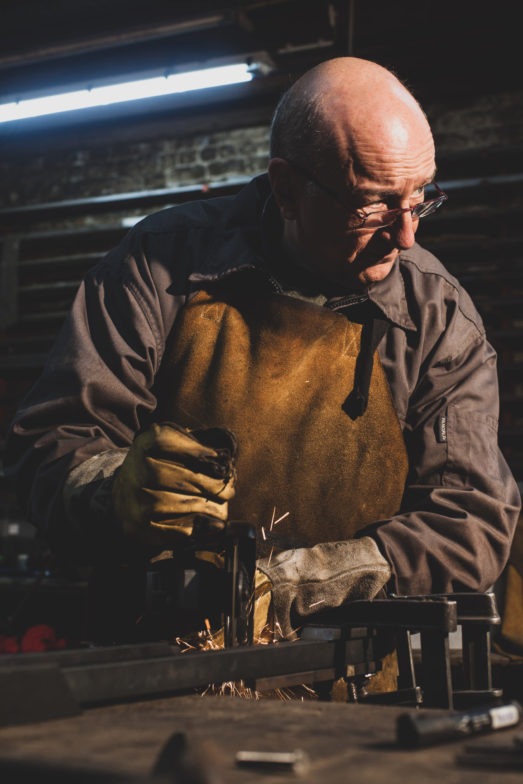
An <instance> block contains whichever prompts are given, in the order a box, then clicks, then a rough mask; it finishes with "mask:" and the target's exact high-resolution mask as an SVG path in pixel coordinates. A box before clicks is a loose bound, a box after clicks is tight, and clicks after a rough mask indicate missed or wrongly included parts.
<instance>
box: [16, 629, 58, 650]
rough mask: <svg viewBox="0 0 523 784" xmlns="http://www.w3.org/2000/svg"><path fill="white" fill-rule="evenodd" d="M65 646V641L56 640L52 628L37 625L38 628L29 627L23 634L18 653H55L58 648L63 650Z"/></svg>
mask: <svg viewBox="0 0 523 784" xmlns="http://www.w3.org/2000/svg"><path fill="white" fill-rule="evenodd" d="M66 645H67V643H66V641H65V640H63V639H58V640H57V639H56V632H55V630H54V629H53V627H52V626H47V625H46V624H39V625H38V626H31V627H30V628H29V629H27V631H26V632H25V633H24V636H23V637H22V642H21V643H20V652H21V653H30V652H33V653H34V652H36V651H56V650H59V649H60V648H65V647H66Z"/></svg>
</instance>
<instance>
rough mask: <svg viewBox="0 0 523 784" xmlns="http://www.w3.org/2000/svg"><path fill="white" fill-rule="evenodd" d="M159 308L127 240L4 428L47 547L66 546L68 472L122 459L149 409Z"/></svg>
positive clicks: (104, 266)
mask: <svg viewBox="0 0 523 784" xmlns="http://www.w3.org/2000/svg"><path fill="white" fill-rule="evenodd" d="M177 299H180V298H176V297H172V298H171V300H172V302H173V307H174V305H175V304H176V301H177ZM160 304H161V303H160V301H159V297H158V293H157V286H156V285H155V283H154V281H153V279H152V274H151V269H150V265H149V264H148V262H147V252H146V249H145V247H144V239H143V236H142V237H140V235H138V237H136V236H135V235H134V234H133V232H131V233H130V235H128V236H127V238H126V239H125V240H124V241H123V243H122V244H121V245H120V246H119V247H118V248H116V249H115V250H114V251H111V253H110V254H109V255H108V256H107V257H106V259H105V260H104V261H103V262H101V263H100V264H99V265H97V266H96V267H94V268H93V269H92V270H91V271H90V272H89V273H88V275H87V276H86V278H85V279H84V281H83V282H82V284H81V286H80V288H79V291H78V293H77V295H76V298H75V300H74V303H73V306H72V309H71V311H70V313H69V315H68V317H67V319H66V321H65V323H64V325H63V327H62V329H61V331H60V333H59V336H58V338H57V341H56V343H55V345H54V347H53V349H52V351H51V353H50V355H49V356H48V358H47V361H46V364H45V367H44V370H43V373H42V375H41V376H40V378H39V380H38V381H37V383H36V384H35V386H34V387H33V388H32V389H31V390H30V392H29V394H28V395H27V396H26V398H25V399H24V401H23V402H22V404H21V406H20V408H19V410H18V412H17V414H16V417H15V419H14V421H13V423H12V425H11V429H10V433H9V436H8V441H7V450H6V451H7V460H6V463H7V471H6V474H7V475H8V476H11V477H14V478H15V485H16V490H17V495H18V498H19V500H20V502H21V504H22V506H23V507H25V511H26V515H27V517H28V519H29V520H30V521H31V522H32V523H33V524H34V525H36V527H37V528H38V529H39V531H40V532H41V533H42V534H43V535H44V536H45V537H46V538H47V539H48V541H50V543H51V545H52V546H54V547H55V549H57V548H58V549H60V550H62V549H64V550H65V551H66V552H68V551H70V550H71V547H72V543H71V542H69V541H68V539H70V538H71V537H72V536H73V532H71V530H70V528H71V527H70V526H68V525H67V522H66V520H65V519H64V518H65V511H64V506H63V499H62V494H63V486H64V482H65V480H66V478H67V477H68V475H69V474H70V472H71V471H72V469H74V468H75V466H78V465H79V464H81V463H84V461H88V460H89V459H90V458H93V456H96V455H100V453H105V452H111V453H112V452H116V454H117V455H118V453H121V452H122V450H125V448H126V447H128V446H129V444H130V443H131V441H132V439H133V437H134V435H135V433H136V431H138V430H139V429H140V427H141V425H142V423H143V421H144V419H145V418H146V417H147V415H148V414H149V413H150V412H151V411H152V410H153V409H154V407H155V402H156V401H155V397H154V394H153V392H152V386H153V382H154V378H155V374H156V371H157V369H158V366H159V363H160V361H161V357H162V352H163V345H164V342H165V334H164V333H165V319H164V318H163V316H162V313H161V310H162V308H161V307H160ZM102 462H103V461H102ZM119 462H121V458H120V461H119ZM116 464H118V460H117V461H116ZM104 473H106V472H104V471H102V473H101V474H100V477H102V475H104ZM98 522H100V521H98ZM93 524H96V523H95V522H93ZM73 549H75V548H74V546H73Z"/></svg>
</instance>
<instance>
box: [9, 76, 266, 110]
mask: <svg viewBox="0 0 523 784" xmlns="http://www.w3.org/2000/svg"><path fill="white" fill-rule="evenodd" d="M251 79H252V73H251V71H250V70H249V66H247V65H246V64H245V63H237V64H235V65H222V66H219V67H216V68H203V69H202V70H200V71H187V72H186V73H179V74H171V75H170V76H158V77H154V78H151V79H139V80H137V81H134V82H123V83H121V84H111V85H107V86H105V87H92V88H91V89H88V90H76V91H74V92H70V93H61V94H60V95H46V96H44V97H42V98H29V99H27V100H21V101H16V102H13V103H4V104H0V123H2V122H4V123H5V122H12V121H13V120H25V119H26V118H28V117H41V116H43V115H46V114H58V113H59V112H70V111H74V110H75V109H88V108H91V107H93V106H108V105H109V104H113V103H123V102H124V101H137V100H140V99H141V98H155V97H156V96H158V95H174V94H175V93H185V92H189V91H190V90H201V89H203V88H206V87H221V86H224V85H228V84H240V83H241V82H250V81H251Z"/></svg>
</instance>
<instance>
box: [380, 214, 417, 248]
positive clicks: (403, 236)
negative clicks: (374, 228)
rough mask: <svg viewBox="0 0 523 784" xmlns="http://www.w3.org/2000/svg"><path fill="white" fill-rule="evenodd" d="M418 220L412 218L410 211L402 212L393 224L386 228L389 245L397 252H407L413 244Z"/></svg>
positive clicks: (414, 217)
mask: <svg viewBox="0 0 523 784" xmlns="http://www.w3.org/2000/svg"><path fill="white" fill-rule="evenodd" d="M418 223H419V218H417V217H416V216H414V215H413V214H412V212H411V211H410V210H407V211H405V212H402V213H401V214H400V215H398V217H397V218H396V220H395V221H394V223H392V224H391V225H390V226H387V229H386V231H387V232H388V234H389V235H390V239H391V243H392V244H393V245H394V247H395V248H398V250H408V249H409V248H412V246H413V245H414V242H415V237H414V235H415V233H416V230H417V228H418Z"/></svg>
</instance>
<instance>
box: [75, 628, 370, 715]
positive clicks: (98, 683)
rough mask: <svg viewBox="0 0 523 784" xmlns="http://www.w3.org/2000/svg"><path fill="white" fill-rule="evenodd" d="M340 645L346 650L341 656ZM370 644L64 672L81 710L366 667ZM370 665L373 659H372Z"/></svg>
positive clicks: (193, 656) (206, 654)
mask: <svg viewBox="0 0 523 784" xmlns="http://www.w3.org/2000/svg"><path fill="white" fill-rule="evenodd" d="M340 645H341V646H343V648H342V650H341V652H340ZM373 655H374V651H373V645H372V641H371V640H368V639H365V638H363V639H356V640H349V641H340V642H315V641H306V640H303V641H302V640H298V641H297V642H289V643H285V642H283V643H278V644H277V645H267V646H259V645H258V646H252V647H251V646H245V647H238V648H230V649H227V650H218V651H198V652H195V653H193V652H191V653H188V654H185V655H184V654H181V653H178V654H174V655H172V656H170V657H162V658H159V659H145V660H134V661H124V662H114V663H111V662H108V663H104V664H94V665H88V666H85V665H84V666H79V667H66V668H64V669H63V673H64V677H65V679H66V681H67V683H68V685H69V688H70V690H71V693H72V694H73V695H74V697H75V698H76V700H77V701H78V702H79V703H80V704H81V705H90V704H97V703H103V702H117V701H119V700H122V699H137V698H141V697H151V696H155V695H160V694H165V693H174V692H177V691H185V690H188V689H193V688H197V687H200V686H206V685H208V684H209V683H220V684H221V683H223V682H227V681H239V680H244V681H249V680H254V679H256V678H268V677H273V676H281V675H289V676H290V682H291V683H295V682H296V681H295V680H294V679H293V676H294V677H295V674H296V673H303V672H304V670H307V671H310V672H313V671H316V670H331V669H332V670H334V672H335V674H336V677H338V676H341V675H343V672H340V671H339V665H338V662H339V661H340V659H341V660H342V661H343V662H346V663H360V662H365V661H366V660H367V659H369V657H373ZM371 660H372V659H371Z"/></svg>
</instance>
